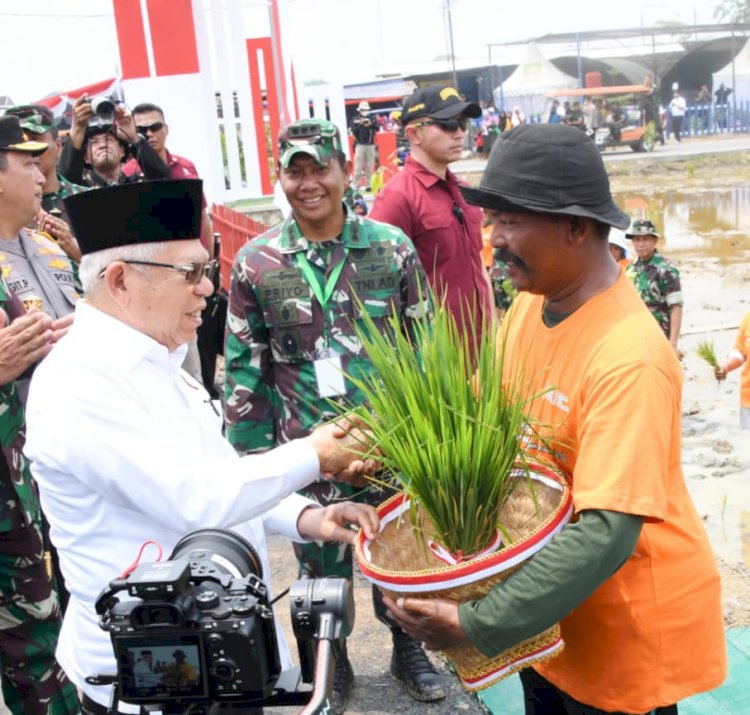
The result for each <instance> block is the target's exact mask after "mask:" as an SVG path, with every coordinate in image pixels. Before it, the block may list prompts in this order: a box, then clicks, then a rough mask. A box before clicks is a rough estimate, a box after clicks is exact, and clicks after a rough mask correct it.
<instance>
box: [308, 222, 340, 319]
mask: <svg viewBox="0 0 750 715" xmlns="http://www.w3.org/2000/svg"><path fill="white" fill-rule="evenodd" d="M294 229H295V233H297V236H298V238H299V237H300V235H301V234H300V233H299V227H298V226H297V225H296V223H295V224H294ZM346 230H347V226H346V225H344V231H343V233H342V234H341V238H342V241H343V238H344V233H346ZM343 249H344V258H343V259H342V261H341V262H340V263H339V264H338V265H337V266H335V267H334V269H333V270H332V271H331V275H330V276H328V280H327V281H325V284H324V285H323V280H324V279H323V278H321V277H319V276H318V274H317V273H316V272H315V271H314V270H313V267H312V265H310V261H309V260H308V258H307V254H306V253H305V252H304V251H299V252H298V253H297V254H295V260H296V261H297V265H298V266H299V269H300V271H302V275H303V276H304V277H305V280H306V281H307V283H308V284H309V286H310V288H311V289H312V292H313V293H314V295H315V297H316V298H317V299H318V303H320V307H321V308H322V309H323V311H324V312H325V309H326V305H327V304H328V301H329V300H330V299H331V296H332V295H333V291H334V289H335V288H336V283H338V280H339V276H340V275H341V271H343V270H344V264H345V263H346V256H347V254H348V253H349V249H348V248H347V247H346V245H343Z"/></svg>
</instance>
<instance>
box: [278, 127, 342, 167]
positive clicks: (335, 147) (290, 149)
mask: <svg viewBox="0 0 750 715" xmlns="http://www.w3.org/2000/svg"><path fill="white" fill-rule="evenodd" d="M343 150H344V149H343V147H342V145H341V134H340V133H339V130H338V128H337V127H336V125H335V124H334V123H333V122H329V121H328V120H327V119H300V120H299V121H296V122H294V123H292V124H290V125H289V126H288V127H287V128H286V129H284V130H283V131H282V132H281V133H280V134H279V163H280V164H281V166H282V168H284V169H288V168H289V164H290V163H291V161H292V159H293V158H294V157H295V156H297V154H307V155H308V156H311V157H312V158H313V159H315V161H317V162H318V164H321V165H322V166H324V165H325V164H328V163H329V162H330V161H331V159H334V158H336V157H337V156H338V154H339V152H342V151H343Z"/></svg>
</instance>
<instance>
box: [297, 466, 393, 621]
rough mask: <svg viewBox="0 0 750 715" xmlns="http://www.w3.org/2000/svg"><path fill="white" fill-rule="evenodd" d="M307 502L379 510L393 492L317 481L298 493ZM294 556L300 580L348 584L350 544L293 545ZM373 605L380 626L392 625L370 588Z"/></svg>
mask: <svg viewBox="0 0 750 715" xmlns="http://www.w3.org/2000/svg"><path fill="white" fill-rule="evenodd" d="M299 493H300V494H302V495H303V496H306V497H307V498H308V499H313V500H314V501H316V502H318V504H322V505H323V506H327V505H328V504H335V503H336V502H340V501H353V502H357V503H358V504H371V505H372V506H378V504H380V503H381V502H384V501H385V500H386V499H388V498H389V497H391V496H393V495H394V494H395V493H396V490H395V489H392V488H390V487H387V486H384V487H381V486H375V485H371V486H369V487H365V488H364V489H360V488H357V487H353V486H351V485H350V484H344V483H342V482H329V481H320V482H314V483H313V484H310V485H308V486H307V487H305V488H304V489H301V490H300V491H299ZM294 554H295V556H296V557H297V561H298V563H299V576H300V578H321V577H323V576H340V577H343V578H348V579H349V580H350V581H351V578H352V569H353V558H352V556H353V551H352V547H351V546H350V545H349V544H346V543H343V542H338V541H311V542H310V543H307V544H299V543H295V544H294ZM372 602H373V608H374V610H375V615H376V616H377V617H378V619H379V620H381V621H382V622H383V623H385V624H387V625H389V626H393V625H394V624H393V623H392V622H391V621H390V620H389V619H388V616H387V615H386V610H387V609H386V607H385V605H384V604H383V597H382V594H381V593H380V590H379V589H377V588H376V587H375V586H373V588H372Z"/></svg>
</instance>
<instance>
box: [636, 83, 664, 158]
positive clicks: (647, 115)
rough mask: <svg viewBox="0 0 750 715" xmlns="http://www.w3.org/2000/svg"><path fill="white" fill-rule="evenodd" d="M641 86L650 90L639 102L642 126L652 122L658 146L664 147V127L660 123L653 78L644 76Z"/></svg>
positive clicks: (657, 94) (656, 92)
mask: <svg viewBox="0 0 750 715" xmlns="http://www.w3.org/2000/svg"><path fill="white" fill-rule="evenodd" d="M643 84H644V85H645V86H646V87H648V88H649V90H650V91H649V92H647V93H646V94H645V95H644V96H643V100H642V102H641V108H642V110H643V122H644V124H650V123H652V122H653V124H654V129H655V130H656V135H657V137H658V138H659V144H661V145H662V146H664V125H663V124H662V123H661V113H660V111H659V89H658V87H657V86H656V85H655V84H654V78H653V77H652V76H651V75H650V74H647V75H646V76H645V78H644V79H643Z"/></svg>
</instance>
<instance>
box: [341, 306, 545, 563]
mask: <svg viewBox="0 0 750 715" xmlns="http://www.w3.org/2000/svg"><path fill="white" fill-rule="evenodd" d="M363 312H364V311H363ZM361 322H362V323H363V324H362V325H361V326H358V327H357V334H358V337H359V339H360V340H361V341H362V343H363V346H364V348H365V350H366V352H367V354H368V357H369V359H370V361H371V362H372V364H373V366H374V368H375V369H374V370H373V371H371V372H370V373H369V374H368V375H366V376H352V375H347V377H348V379H349V380H351V381H352V382H353V383H355V384H356V385H357V387H358V388H359V389H360V391H361V393H362V395H363V396H364V400H365V406H363V405H359V406H355V405H348V406H346V407H347V408H348V409H349V410H351V411H352V412H354V413H355V414H356V416H358V417H359V419H360V420H361V421H362V422H363V423H364V425H365V426H366V428H367V429H368V430H370V432H371V433H372V437H373V441H374V444H375V445H376V447H377V449H378V450H379V451H380V453H381V457H380V459H381V461H382V463H383V465H384V467H385V468H386V469H388V470H389V471H391V472H392V473H393V474H394V475H395V478H396V479H397V481H398V483H399V485H400V487H401V488H402V489H403V491H404V492H406V494H408V495H409V496H410V497H411V508H412V511H411V517H412V524H414V525H415V526H417V527H418V528H419V526H420V525H419V524H418V520H417V519H416V515H417V507H418V506H419V507H421V509H422V511H423V513H424V514H426V515H427V517H428V518H429V520H430V521H431V523H432V525H433V527H434V529H435V538H436V539H437V540H438V541H440V542H441V544H442V545H443V546H444V547H445V548H447V549H448V550H449V551H451V552H452V553H453V554H454V555H459V556H464V557H465V558H468V556H469V555H472V554H475V553H477V552H479V551H481V550H483V549H484V548H486V547H487V546H488V545H489V544H491V543H492V541H493V539H494V538H495V537H496V534H497V530H498V528H500V529H501V532H502V526H501V525H500V524H499V514H500V511H501V510H502V508H503V505H504V504H505V502H506V500H507V498H508V496H509V495H510V493H511V491H512V490H513V488H514V487H515V486H516V485H517V483H518V482H519V481H522V480H519V479H518V478H515V477H511V476H510V473H511V470H512V469H513V468H514V466H516V467H518V466H519V465H520V468H521V469H523V470H525V469H526V467H525V461H524V460H525V457H524V453H523V451H522V444H521V437H522V436H523V435H524V433H526V434H528V430H529V429H533V427H531V425H530V421H529V418H528V408H529V405H530V403H531V400H532V399H533V396H531V395H529V394H528V391H527V389H526V388H525V387H523V386H521V385H520V384H515V383H513V382H509V381H508V377H507V375H506V376H505V379H504V377H503V363H504V355H505V345H504V344H503V343H498V342H497V341H496V340H495V339H494V337H493V336H492V335H491V331H484V332H485V333H486V334H487V335H486V336H485V337H484V338H482V339H481V341H480V342H479V344H476V345H474V346H470V345H469V340H462V339H461V338H460V337H459V328H458V327H457V326H456V321H455V319H454V317H453V315H452V314H451V312H450V311H449V310H447V309H446V308H444V307H440V308H438V309H437V310H436V313H435V315H434V316H425V317H423V318H421V319H417V320H415V321H414V329H413V332H412V333H411V334H410V335H406V334H404V332H403V331H402V329H401V325H400V322H399V317H398V315H395V314H394V315H393V316H392V317H390V318H389V319H388V330H387V331H386V332H385V333H381V332H379V331H378V330H377V329H376V327H375V325H374V323H373V321H372V320H371V319H370V318H369V317H368V316H367V315H366V313H365V315H364V317H363V320H362V321H361ZM469 334H470V335H471V334H474V331H473V330H469ZM470 347H474V350H473V353H474V355H475V357H474V359H473V360H472V350H470ZM339 409H340V408H339Z"/></svg>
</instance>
